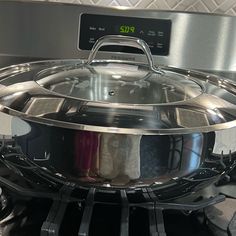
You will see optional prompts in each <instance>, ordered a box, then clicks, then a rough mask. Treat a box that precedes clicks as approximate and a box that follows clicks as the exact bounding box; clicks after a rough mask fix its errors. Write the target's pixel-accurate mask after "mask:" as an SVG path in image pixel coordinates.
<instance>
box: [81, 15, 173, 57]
mask: <svg viewBox="0 0 236 236" xmlns="http://www.w3.org/2000/svg"><path fill="white" fill-rule="evenodd" d="M170 32H171V20H168V19H167V20H166V19H149V18H136V17H123V16H108V15H95V14H82V15H81V20H80V32H79V40H78V48H79V49H82V50H91V48H92V46H93V44H94V43H95V42H96V40H97V39H98V38H100V37H102V36H104V35H109V34H111V35H127V36H133V37H138V38H141V39H143V40H144V41H145V42H146V43H147V44H148V45H149V47H150V49H151V52H152V54H153V55H163V56H165V55H168V54H169V47H170ZM101 50H103V51H114V52H127V53H141V51H139V49H136V48H129V47H122V46H105V47H103V48H101Z"/></svg>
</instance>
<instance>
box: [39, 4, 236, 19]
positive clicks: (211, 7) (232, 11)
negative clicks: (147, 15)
mask: <svg viewBox="0 0 236 236" xmlns="http://www.w3.org/2000/svg"><path fill="white" fill-rule="evenodd" d="M42 1H54V2H67V3H78V4H91V5H99V6H126V7H132V8H152V9H162V10H175V11H197V12H211V13H220V14H228V15H235V16H236V1H235V0H42Z"/></svg>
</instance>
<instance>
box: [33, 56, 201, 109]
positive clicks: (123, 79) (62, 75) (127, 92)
mask: <svg viewBox="0 0 236 236" xmlns="http://www.w3.org/2000/svg"><path fill="white" fill-rule="evenodd" d="M48 74H49V75H48ZM35 81H36V82H37V83H38V84H39V85H40V86H42V87H43V88H45V89H47V90H49V91H51V92H53V93H56V94H58V95H62V96H66V97H71V98H76V99H80V100H83V101H90V102H102V103H116V104H118V103H120V104H130V105H131V104H132V105H134V104H136V105H145V104H166V103H173V102H179V101H186V100H188V99H191V98H194V97H197V96H198V95H200V94H201V93H202V92H203V90H202V87H201V86H200V85H199V84H198V83H196V82H195V81H194V80H193V79H192V78H189V77H187V76H184V75H179V74H177V73H175V72H171V71H169V72H167V71H166V72H164V71H153V70H151V69H150V68H148V67H147V66H137V65H134V64H133V65H132V64H131V63H124V62H123V63H118V62H116V63H115V62H101V61H98V62H93V63H91V64H90V65H84V64H82V65H78V66H76V68H73V69H72V68H71V67H69V68H67V67H63V68H58V72H56V73H53V74H52V72H51V69H48V70H45V71H42V72H40V73H39V74H38V75H37V76H36V78H35Z"/></svg>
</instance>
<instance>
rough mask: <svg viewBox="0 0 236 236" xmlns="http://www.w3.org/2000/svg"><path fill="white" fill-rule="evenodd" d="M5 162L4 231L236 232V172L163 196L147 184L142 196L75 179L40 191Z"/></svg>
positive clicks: (57, 235) (88, 235)
mask: <svg viewBox="0 0 236 236" xmlns="http://www.w3.org/2000/svg"><path fill="white" fill-rule="evenodd" d="M0 167H1V173H3V174H2V177H1V179H0V182H1V185H0V186H2V187H1V191H0V196H1V198H0V203H1V205H0V207H1V211H0V235H3V236H8V235H9V236H15V235H17V236H21V235H24V236H28V235H29V236H31V235H40V236H62V235H67V236H74V235H79V236H98V235H104V236H108V235H109V236H110V235H114V236H115V235H120V236H126V235H127V236H128V235H129V236H133V235H156V236H180V235H181V236H185V235H186V236H187V235H188V236H189V235H192V236H235V235H236V233H235V232H236V231H235V230H236V210H235V209H236V198H235V197H236V196H235V187H236V186H235V185H236V184H235V182H234V178H235V176H234V173H233V174H232V176H231V178H230V177H229V179H228V180H226V179H227V178H226V179H224V180H221V182H219V183H218V184H219V186H215V187H212V186H211V188H208V189H206V190H204V191H202V192H199V193H198V194H196V195H194V194H193V195H191V196H187V197H185V198H181V200H170V201H168V202H166V201H165V202H163V201H158V199H156V196H155V194H154V193H153V192H152V191H151V190H150V189H147V188H143V189H140V190H139V194H140V195H139V198H137V199H136V198H135V196H137V195H136V194H137V193H136V194H135V195H132V193H130V192H127V191H125V190H116V191H106V190H104V191H102V190H99V189H95V188H90V189H82V188H81V189H78V188H77V187H76V186H74V185H73V184H68V185H62V186H61V187H60V189H59V192H56V191H55V192H54V193H53V192H51V193H48V195H47V194H45V193H43V190H42V192H41V194H40V191H39V190H38V192H36V191H35V190H33V188H32V183H30V182H29V181H27V180H25V179H24V178H22V177H20V176H18V175H16V174H15V173H14V172H13V171H12V170H9V169H8V168H7V167H5V166H4V165H3V164H1V166H0ZM4 180H5V181H4ZM39 185H40V184H39ZM26 187H27V188H28V189H29V190H28V192H27V190H26ZM141 198H142V201H140V199H141ZM219 222H220V223H219ZM218 224H220V225H218Z"/></svg>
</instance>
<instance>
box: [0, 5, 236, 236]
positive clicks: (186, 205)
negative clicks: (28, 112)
mask: <svg viewBox="0 0 236 236" xmlns="http://www.w3.org/2000/svg"><path fill="white" fill-rule="evenodd" d="M0 32H1V35H0V67H2V68H3V67H6V66H9V65H13V64H19V63H26V64H24V65H27V63H28V62H32V61H48V60H52V59H59V60H60V59H73V60H76V59H84V60H86V59H87V58H88V56H89V53H90V50H91V49H92V47H93V45H94V43H95V42H96V41H97V40H98V39H99V38H101V37H103V36H106V35H122V36H128V37H137V38H140V39H142V40H144V41H145V42H146V43H147V45H148V46H149V48H150V51H151V53H152V55H153V61H154V64H155V65H160V66H171V67H173V68H183V69H185V70H189V71H191V70H198V71H201V72H206V73H209V75H211V74H212V76H214V75H217V76H220V77H221V78H225V79H226V80H227V81H233V82H232V84H233V83H234V82H236V56H235V55H236V47H235V44H236V18H235V17H232V16H226V15H217V14H214V15H212V14H203V13H187V12H171V11H158V10H143V9H135V10H134V9H123V8H106V7H96V6H88V5H75V4H64V3H49V2H32V1H31V2H30V1H1V2H0ZM142 54H143V53H142V51H140V50H139V49H137V48H133V47H124V46H123V45H115V46H114V45H108V46H105V47H103V48H102V49H101V50H99V52H98V53H97V55H96V59H101V60H102V59H107V60H116V61H131V62H133V63H145V62H146V57H145V55H142ZM1 73H4V70H3V71H2V72H1ZM0 82H1V80H0ZM1 86H2V85H1V83H0V88H1ZM219 93H220V91H219ZM216 94H217V92H216ZM235 99H236V98H235ZM39 105H40V104H39ZM20 125H23V123H22V124H21V123H19V126H20ZM13 129H14V127H12V125H11V121H9V119H8V118H7V116H6V115H4V114H2V113H1V116H0V138H1V139H0V140H1V146H0V151H1V156H2V158H3V159H4V158H5V159H6V158H12V159H13V154H14V151H15V152H16V153H15V156H14V158H18V157H19V153H20V151H19V149H17V147H18V146H17V143H15V142H13V141H12V140H13V139H12V133H14V130H13ZM43 132H44V133H45V134H44V136H42V137H43V138H42V137H41V136H39V138H38V140H37V142H31V143H30V144H29V143H28V144H27V145H28V146H27V149H32V150H34V154H33V155H35V156H37V155H38V156H41V155H43V156H44V157H45V158H50V157H49V155H48V154H47V153H46V152H45V150H46V149H47V150H49V151H48V152H50V150H51V147H50V146H47V145H48V143H47V137H49V136H48V135H51V134H49V132H51V130H49V129H48V130H47V129H45V130H44V131H43ZM224 132H225V133H224ZM224 132H218V131H216V132H215V134H214V138H215V140H216V142H215V144H214V145H213V146H212V149H211V150H209V151H210V152H212V153H213V156H214V157H216V158H217V161H218V162H219V165H221V166H223V165H224V162H223V161H222V160H223V158H224V157H225V156H227V158H228V159H229V160H230V161H231V159H232V160H234V159H233V158H234V154H235V152H236V145H235V143H236V142H235V141H236V140H235V136H234V133H235V132H236V128H232V129H230V130H226V131H224ZM54 135H58V134H57V133H55V134H54ZM45 137H46V138H45ZM226 137H227V138H226ZM5 142H8V143H11V142H13V143H12V144H10V145H12V146H11V148H12V149H11V151H10V153H5V152H4V151H3V148H2V149H1V147H4V144H5ZM27 142H28V141H27ZM29 142H30V141H29ZM150 142H151V141H150ZM39 143H40V145H38V144H39ZM25 145H26V144H25ZM193 145H200V144H199V143H197V144H193ZM163 148H164V147H163ZM60 150H61V153H60V152H59V151H58V152H57V155H58V156H62V152H63V148H62V149H60ZM68 152H70V150H69V151H68ZM63 155H67V154H65V152H63ZM19 158H23V157H19ZM23 159H24V158H23ZM36 159H37V158H36ZM193 159H194V158H193ZM232 163H233V164H232V166H231V167H234V166H235V162H233V161H232ZM20 164H21V163H20V162H19V160H18V162H16V163H15V165H11V161H9V162H6V161H1V167H0V186H1V197H0V198H1V204H0V205H1V211H0V225H1V230H2V232H3V235H4V236H5V235H6V236H7V235H41V236H46V235H55V236H57V235H80V236H86V235H121V236H126V235H131V236H132V235H163V236H164V235H167V236H171V235H196V236H197V235H198V236H203V235H231V236H233V235H235V234H236V228H235V222H236V212H235V209H236V200H235V198H236V191H235V181H236V174H235V170H233V168H232V170H230V172H229V173H227V175H222V177H221V178H220V179H218V181H217V183H215V184H211V185H210V187H208V188H204V189H203V190H201V191H197V192H196V193H195V192H194V190H193V189H194V187H195V183H198V182H200V181H198V180H196V179H191V178H190V177H189V178H185V179H184V178H183V179H181V180H177V179H173V184H172V185H170V187H169V188H170V189H171V191H172V190H173V192H176V191H177V190H176V189H175V188H179V187H180V186H181V188H182V189H181V190H180V189H178V191H182V197H181V198H176V199H175V197H174V195H173V196H172V198H170V199H169V198H167V197H165V196H167V193H168V191H169V190H168V189H165V191H163V192H162V194H163V195H162V196H164V197H160V196H158V195H157V194H156V193H155V192H154V191H153V190H152V188H151V187H146V186H144V187H143V186H139V187H138V188H134V189H132V188H131V189H129V190H127V191H126V190H125V189H111V190H110V189H107V188H105V189H99V188H98V189H96V187H89V188H88V187H84V186H79V187H78V186H76V184H74V183H73V182H67V183H66V184H65V183H64V182H58V181H56V180H55V179H53V178H47V175H45V174H44V175H40V174H38V172H37V170H36V169H33V168H32V167H30V166H27V165H26V166H23V169H24V172H23V173H24V175H22V172H21V171H19V165H20ZM192 164H193V163H192ZM17 165H18V166H17ZM172 165H174V161H173V163H172ZM189 165H191V163H190V164H189ZM21 168H22V166H21ZM34 168H35V167H34ZM32 171H33V172H34V171H35V173H34V174H32ZM178 181H179V182H181V181H182V182H181V185H175V183H174V182H178ZM193 186H194V187H193ZM190 189H191V194H190V195H186V194H184V193H188V192H189V191H190ZM165 194H166V195H165ZM165 198H166V201H165ZM163 199H164V200H163ZM36 212H37V213H36ZM219 212H220V213H219Z"/></svg>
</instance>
